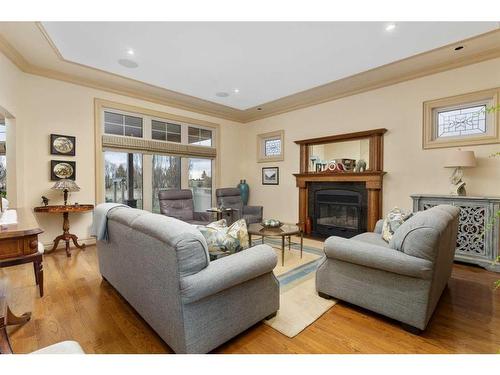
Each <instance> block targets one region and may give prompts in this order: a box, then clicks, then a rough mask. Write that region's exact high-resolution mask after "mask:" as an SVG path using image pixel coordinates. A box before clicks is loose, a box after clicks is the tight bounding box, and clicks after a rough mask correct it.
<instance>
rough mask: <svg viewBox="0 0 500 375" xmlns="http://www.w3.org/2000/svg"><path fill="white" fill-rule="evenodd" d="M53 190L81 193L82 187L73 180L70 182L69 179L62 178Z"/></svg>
mask: <svg viewBox="0 0 500 375" xmlns="http://www.w3.org/2000/svg"><path fill="white" fill-rule="evenodd" d="M52 190H66V191H70V192H71V191H80V187H79V186H78V185H77V184H76V183H75V181H73V180H69V179H67V178H62V179H60V180H59V181H57V182H56V183H55V184H54V186H52Z"/></svg>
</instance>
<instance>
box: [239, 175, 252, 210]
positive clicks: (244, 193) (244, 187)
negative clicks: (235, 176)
mask: <svg viewBox="0 0 500 375" xmlns="http://www.w3.org/2000/svg"><path fill="white" fill-rule="evenodd" d="M237 187H238V189H240V194H241V200H242V201H243V205H244V206H246V205H248V197H249V195H250V186H248V184H247V181H246V180H240V183H239V184H238V186H237Z"/></svg>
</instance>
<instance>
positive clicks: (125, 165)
mask: <svg viewBox="0 0 500 375" xmlns="http://www.w3.org/2000/svg"><path fill="white" fill-rule="evenodd" d="M104 184H105V194H106V202H115V203H123V204H126V205H128V206H130V207H136V208H143V196H142V154H131V153H126V152H113V151H105V152H104Z"/></svg>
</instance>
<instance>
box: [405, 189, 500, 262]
mask: <svg viewBox="0 0 500 375" xmlns="http://www.w3.org/2000/svg"><path fill="white" fill-rule="evenodd" d="M411 197H412V199H413V211H414V212H416V211H422V210H427V209H428V208H431V207H433V206H436V205H438V204H451V205H453V206H457V207H460V222H459V228H458V236H457V248H456V250H455V260H458V261H462V262H467V263H473V264H477V265H479V266H481V267H484V268H486V269H488V270H490V271H495V272H500V265H498V264H493V263H494V261H495V259H496V258H497V257H498V254H499V252H498V246H499V240H498V238H499V221H498V217H497V216H496V214H497V212H498V211H500V197H462V196H452V195H412V196H411ZM495 217H496V218H497V219H494V218H495Z"/></svg>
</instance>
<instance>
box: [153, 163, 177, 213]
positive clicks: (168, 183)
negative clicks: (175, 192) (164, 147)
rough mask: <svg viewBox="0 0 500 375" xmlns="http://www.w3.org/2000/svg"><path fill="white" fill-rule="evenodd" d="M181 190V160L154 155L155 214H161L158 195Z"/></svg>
mask: <svg viewBox="0 0 500 375" xmlns="http://www.w3.org/2000/svg"><path fill="white" fill-rule="evenodd" d="M180 188H181V158H180V157H178V156H165V155H153V197H152V200H153V210H152V211H153V212H156V213H160V201H159V199H158V193H159V192H160V191H161V190H168V189H180Z"/></svg>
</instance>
